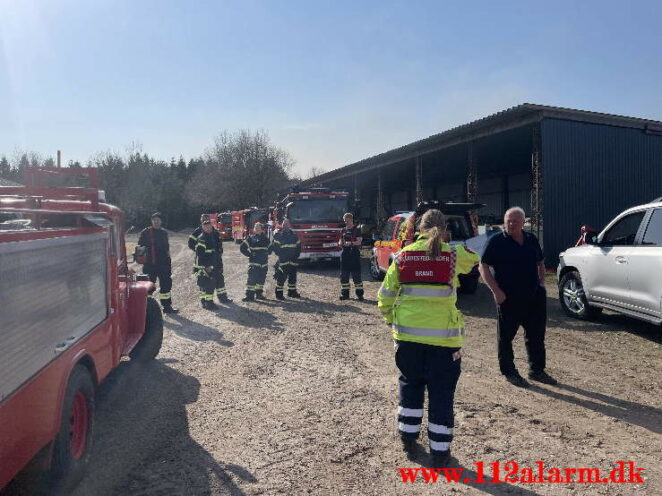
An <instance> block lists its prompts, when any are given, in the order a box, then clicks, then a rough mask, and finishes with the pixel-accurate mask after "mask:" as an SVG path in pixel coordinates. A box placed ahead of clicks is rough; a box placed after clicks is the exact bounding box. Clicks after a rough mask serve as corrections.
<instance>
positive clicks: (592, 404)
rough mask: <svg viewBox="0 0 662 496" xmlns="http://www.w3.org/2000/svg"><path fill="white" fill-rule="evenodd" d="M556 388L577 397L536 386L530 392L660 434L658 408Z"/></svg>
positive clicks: (562, 386)
mask: <svg viewBox="0 0 662 496" xmlns="http://www.w3.org/2000/svg"><path fill="white" fill-rule="evenodd" d="M556 388H557V389H563V390H565V391H567V392H569V393H573V394H576V395H577V396H571V395H569V394H564V393H560V392H558V391H556V390H555V389H546V388H542V387H540V386H537V385H534V386H533V387H531V390H532V391H535V392H537V393H540V394H543V395H545V396H549V397H550V398H553V399H555V400H561V401H565V402H566V403H570V404H573V405H577V406H581V407H583V408H587V409H588V410H593V411H594V412H596V413H599V414H601V415H605V416H607V417H612V418H614V419H617V420H621V421H623V422H627V423H628V424H632V425H638V426H640V427H643V428H644V429H647V430H649V431H651V432H655V433H656V434H662V409H660V408H655V407H653V406H648V405H642V404H640V403H635V402H633V401H627V400H621V399H618V398H614V397H613V396H608V395H606V394H602V393H596V392H594V391H588V390H586V389H582V388H578V387H576V386H571V385H570V384H561V383H559V384H558V385H557V386H556ZM578 396H581V397H578Z"/></svg>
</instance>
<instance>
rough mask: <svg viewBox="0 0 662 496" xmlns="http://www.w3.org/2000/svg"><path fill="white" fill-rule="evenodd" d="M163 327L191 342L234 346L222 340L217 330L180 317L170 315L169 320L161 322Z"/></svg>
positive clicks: (230, 342) (221, 334)
mask: <svg viewBox="0 0 662 496" xmlns="http://www.w3.org/2000/svg"><path fill="white" fill-rule="evenodd" d="M201 311H206V310H201ZM171 320H174V321H175V322H171ZM163 326H164V327H165V328H166V329H169V330H171V331H172V332H174V333H175V334H177V335H178V336H181V337H183V338H186V339H190V340H191V341H214V342H216V343H218V344H220V345H221V346H227V347H230V346H234V343H233V342H232V341H228V340H226V339H223V333H222V332H220V331H219V330H218V329H214V328H213V327H209V326H206V325H202V324H198V323H197V322H193V321H192V320H189V319H187V318H186V317H182V316H181V315H171V316H170V319H168V320H164V321H163Z"/></svg>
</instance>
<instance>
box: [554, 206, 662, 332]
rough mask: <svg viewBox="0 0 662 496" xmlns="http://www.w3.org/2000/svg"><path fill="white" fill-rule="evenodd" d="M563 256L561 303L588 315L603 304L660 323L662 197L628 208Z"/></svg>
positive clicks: (575, 313)
mask: <svg viewBox="0 0 662 496" xmlns="http://www.w3.org/2000/svg"><path fill="white" fill-rule="evenodd" d="M581 239H583V241H582V243H583V244H580V245H579V246H575V247H573V248H568V249H567V250H566V251H564V252H563V253H561V255H560V263H559V266H558V269H557V278H558V287H559V302H560V304H561V308H563V310H564V311H565V312H566V313H567V314H568V315H570V316H572V317H576V318H579V319H590V318H592V317H595V316H596V315H598V314H599V313H600V312H601V311H602V309H603V308H607V309H609V310H614V311H616V312H619V313H622V314H625V315H629V316H631V317H635V318H638V319H641V320H645V321H648V322H652V323H655V324H660V323H662V307H661V305H662V198H660V199H658V200H655V201H654V202H652V203H649V204H646V205H640V206H637V207H633V208H630V209H628V210H626V211H624V212H623V213H621V214H620V215H618V216H616V218H615V219H614V220H612V221H611V222H610V223H609V224H608V225H607V227H605V229H604V230H603V231H602V232H601V233H600V234H595V233H583V234H582V238H581Z"/></svg>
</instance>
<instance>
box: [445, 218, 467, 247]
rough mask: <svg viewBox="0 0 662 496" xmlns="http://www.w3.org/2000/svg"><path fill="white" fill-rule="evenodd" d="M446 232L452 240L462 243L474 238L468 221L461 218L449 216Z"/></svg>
mask: <svg viewBox="0 0 662 496" xmlns="http://www.w3.org/2000/svg"><path fill="white" fill-rule="evenodd" d="M446 230H447V231H448V235H449V238H450V240H453V241H461V240H465V239H469V238H470V237H472V234H471V229H469V223H468V222H467V219H465V218H464V217H460V216H449V217H447V218H446Z"/></svg>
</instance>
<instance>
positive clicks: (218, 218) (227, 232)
mask: <svg viewBox="0 0 662 496" xmlns="http://www.w3.org/2000/svg"><path fill="white" fill-rule="evenodd" d="M209 218H210V219H211V223H212V224H213V226H214V227H215V228H216V230H217V231H218V233H219V234H220V235H221V239H222V240H224V241H225V240H227V239H232V212H222V213H220V214H209Z"/></svg>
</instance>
